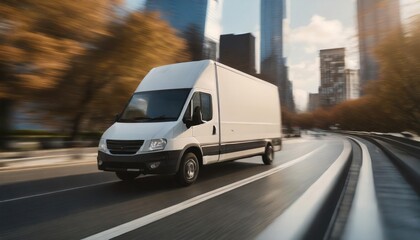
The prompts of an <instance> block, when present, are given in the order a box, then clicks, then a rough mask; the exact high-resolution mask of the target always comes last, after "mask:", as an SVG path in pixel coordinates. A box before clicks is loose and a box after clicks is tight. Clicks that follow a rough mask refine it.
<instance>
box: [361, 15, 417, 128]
mask: <svg viewBox="0 0 420 240" xmlns="http://www.w3.org/2000/svg"><path fill="white" fill-rule="evenodd" d="M408 29H409V31H407V32H406V34H404V35H401V34H400V33H399V32H397V33H395V34H394V35H392V36H390V37H389V38H388V39H387V40H386V41H385V42H384V43H383V44H382V45H380V46H379V47H378V49H377V51H376V54H377V56H378V60H379V63H380V76H379V77H380V79H379V81H377V82H375V83H372V86H370V90H371V91H370V93H371V94H372V95H374V96H376V97H377V98H378V100H379V101H380V102H381V104H382V105H383V106H384V111H385V112H386V113H387V114H388V116H391V117H392V118H394V119H396V120H397V122H398V123H399V124H400V125H401V127H403V128H405V129H407V130H413V131H416V132H417V133H420V15H419V16H417V18H416V19H413V22H412V23H411V24H410V26H409V27H408ZM368 91H369V90H368Z"/></svg>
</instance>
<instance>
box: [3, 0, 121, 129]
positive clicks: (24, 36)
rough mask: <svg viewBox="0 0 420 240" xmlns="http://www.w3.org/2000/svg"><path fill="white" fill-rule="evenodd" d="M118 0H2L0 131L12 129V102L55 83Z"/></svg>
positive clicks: (102, 30) (103, 29) (99, 33)
mask: <svg viewBox="0 0 420 240" xmlns="http://www.w3.org/2000/svg"><path fill="white" fill-rule="evenodd" d="M118 3H119V1H116V0H108V1H104V0H90V1H73V0H62V1H39V0H2V1H1V2H0V106H1V108H0V109H1V110H0V135H3V134H5V133H6V132H7V131H8V130H9V127H10V119H11V111H12V108H13V105H14V103H16V102H19V101H23V100H24V101H27V102H33V100H34V99H35V98H36V97H37V96H38V94H39V90H44V89H51V88H54V87H56V85H57V83H58V80H59V79H61V78H62V76H64V75H65V74H66V72H67V71H68V70H69V69H70V67H71V66H72V64H73V60H74V59H75V58H76V57H77V56H82V55H83V54H84V53H85V52H86V51H87V50H88V49H90V48H91V46H92V44H94V43H95V42H96V41H97V40H98V39H100V38H102V37H103V36H106V35H108V32H107V28H108V25H109V24H110V22H111V20H112V19H113V17H112V16H113V13H114V12H115V8H116V6H117V4H118Z"/></svg>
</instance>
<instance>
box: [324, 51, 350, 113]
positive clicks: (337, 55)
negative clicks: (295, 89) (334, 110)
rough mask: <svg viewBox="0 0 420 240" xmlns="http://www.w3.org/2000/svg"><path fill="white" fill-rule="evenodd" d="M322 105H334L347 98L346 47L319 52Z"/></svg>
mask: <svg viewBox="0 0 420 240" xmlns="http://www.w3.org/2000/svg"><path fill="white" fill-rule="evenodd" d="M319 58H320V71H321V86H320V87H319V101H320V105H321V107H332V106H335V105H337V104H339V103H341V102H343V101H345V100H346V89H345V87H346V81H345V77H346V76H345V60H344V59H345V49H344V48H334V49H324V50H321V51H320V52H319Z"/></svg>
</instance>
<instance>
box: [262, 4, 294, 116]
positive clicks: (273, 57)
mask: <svg viewBox="0 0 420 240" xmlns="http://www.w3.org/2000/svg"><path fill="white" fill-rule="evenodd" d="M285 10H286V8H285V2H284V0H262V1H261V59H260V60H261V78H263V79H264V80H266V81H268V82H271V83H273V84H275V85H277V86H278V87H279V94H280V101H281V104H282V105H283V106H286V107H287V108H288V109H289V110H291V111H294V108H295V105H294V100H293V89H292V83H291V82H290V81H289V79H288V76H287V75H288V74H287V67H286V60H285V58H284V57H283V19H284V17H285Z"/></svg>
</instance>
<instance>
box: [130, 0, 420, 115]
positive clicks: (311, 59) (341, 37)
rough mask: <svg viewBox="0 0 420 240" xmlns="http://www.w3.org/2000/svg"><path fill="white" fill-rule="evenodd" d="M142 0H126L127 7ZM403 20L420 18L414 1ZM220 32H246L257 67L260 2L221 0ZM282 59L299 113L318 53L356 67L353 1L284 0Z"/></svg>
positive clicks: (405, 3)
mask: <svg viewBox="0 0 420 240" xmlns="http://www.w3.org/2000/svg"><path fill="white" fill-rule="evenodd" d="M144 2H145V0H127V6H128V7H129V8H131V9H135V8H138V7H141V6H142V5H143V4H144ZM400 3H401V6H402V7H401V15H402V18H403V22H406V21H408V20H407V19H409V16H412V15H414V14H420V1H419V0H400ZM223 4H224V6H223V13H222V29H223V30H222V33H223V34H230V33H234V34H240V33H248V32H251V33H252V34H253V35H254V36H255V37H256V46H255V47H256V55H257V56H256V63H257V66H256V68H257V69H259V46H260V45H259V44H260V39H259V37H260V33H259V31H260V26H259V25H260V0H224V1H223ZM286 8H287V13H286V19H285V21H284V24H285V25H284V38H285V39H284V44H285V46H284V49H285V50H284V55H285V56H286V57H287V65H288V67H289V79H290V80H291V81H292V83H293V93H294V98H295V103H296V107H297V109H298V110H300V111H303V110H306V106H307V101H308V94H309V93H317V92H318V86H319V84H320V73H319V58H318V56H319V50H320V49H326V48H336V47H345V48H346V68H349V69H358V68H359V55H358V46H357V37H356V34H357V29H356V27H357V21H356V0H316V1H315V0H286Z"/></svg>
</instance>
